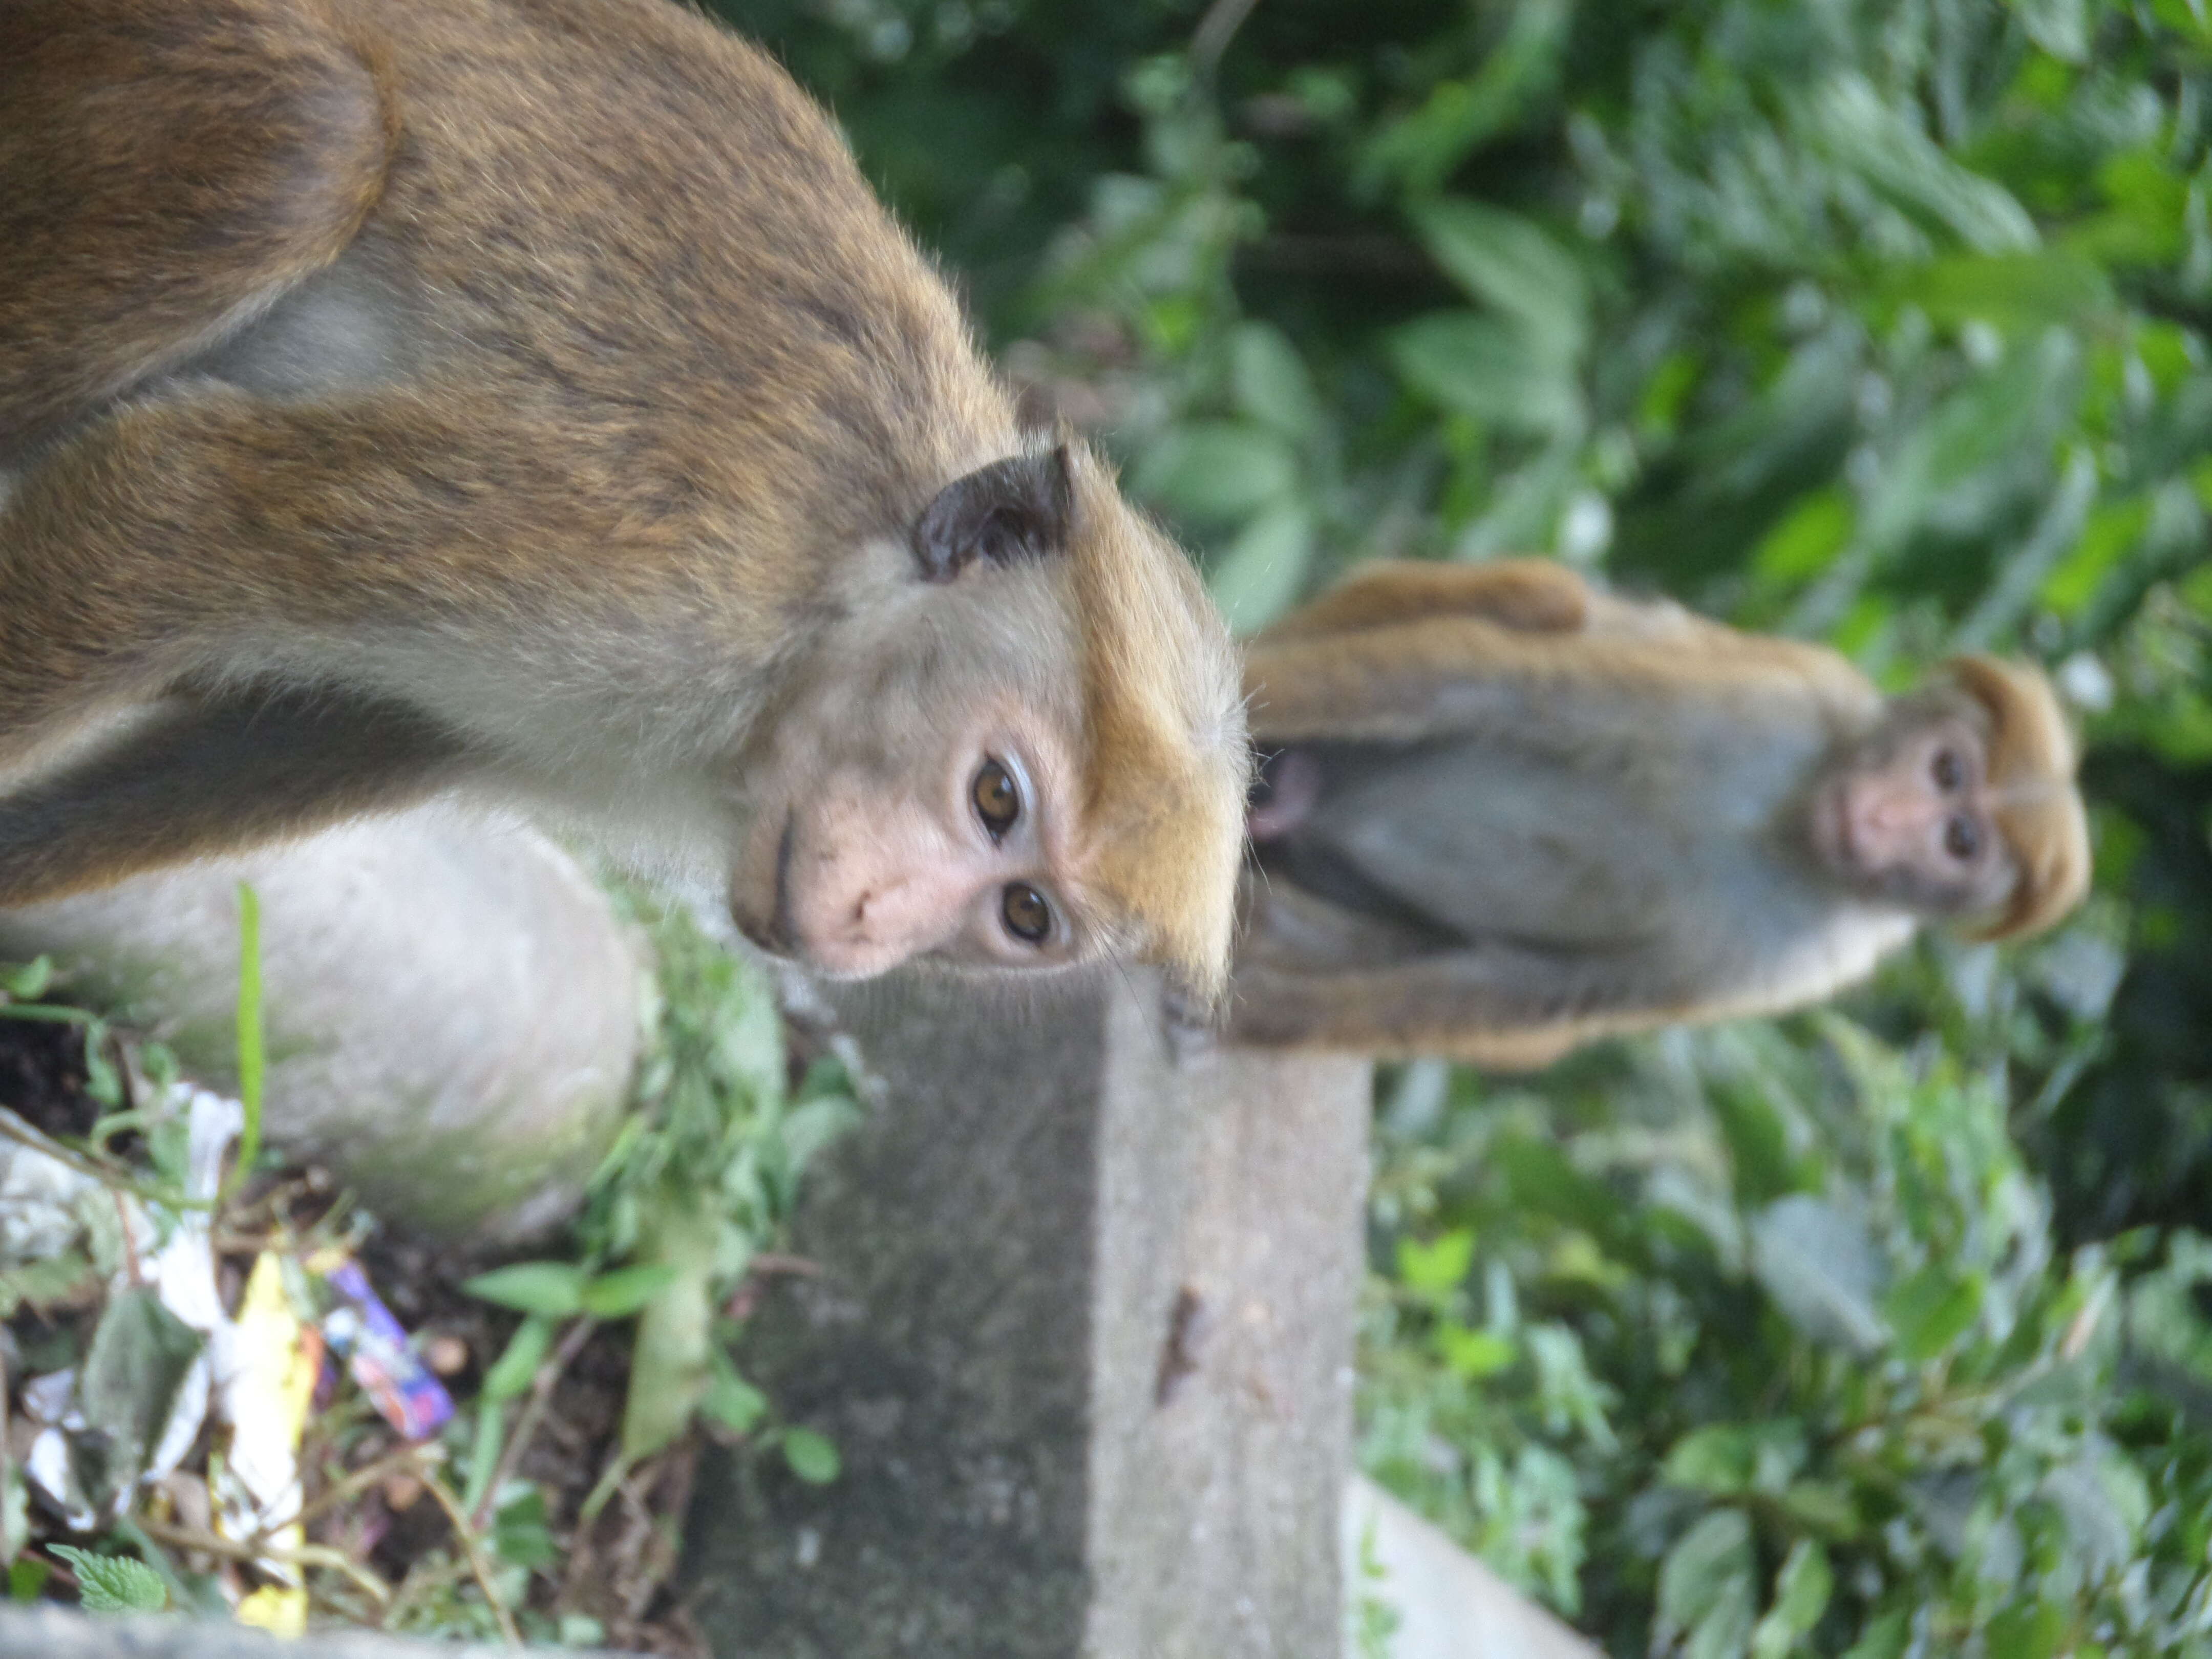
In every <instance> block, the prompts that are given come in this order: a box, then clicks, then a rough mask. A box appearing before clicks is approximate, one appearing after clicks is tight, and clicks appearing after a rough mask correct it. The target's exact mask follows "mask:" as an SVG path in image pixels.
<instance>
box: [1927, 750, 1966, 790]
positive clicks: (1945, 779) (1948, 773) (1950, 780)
mask: <svg viewBox="0 0 2212 1659" xmlns="http://www.w3.org/2000/svg"><path fill="white" fill-rule="evenodd" d="M1928 770H1929V775H1931V776H1933V777H1934V778H1935V780H1936V787H1937V788H1938V789H1941V790H1942V792H1943V793H1945V794H1947V795H1948V794H1949V793H1951V792H1952V791H1953V790H1954V789H1957V788H1959V787H1961V786H1962V785H1964V784H1965V782H1966V762H1964V761H1962V760H1960V758H1959V751H1958V750H1955V749H1939V750H1936V760H1935V763H1934V764H1933V765H1931V766H1930V767H1929V769H1928Z"/></svg>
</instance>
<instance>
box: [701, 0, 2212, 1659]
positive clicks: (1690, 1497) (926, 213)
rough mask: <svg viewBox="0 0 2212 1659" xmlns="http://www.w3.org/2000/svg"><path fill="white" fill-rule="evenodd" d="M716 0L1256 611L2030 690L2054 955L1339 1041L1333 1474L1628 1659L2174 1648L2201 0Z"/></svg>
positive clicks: (2200, 1345) (2211, 191) (2211, 976)
mask: <svg viewBox="0 0 2212 1659" xmlns="http://www.w3.org/2000/svg"><path fill="white" fill-rule="evenodd" d="M719 9H720V10H721V11H722V12H723V13H724V14H725V15H726V16H728V17H729V18H730V19H731V20H732V21H734V22H736V23H737V24H738V25H739V26H740V27H743V28H744V29H745V30H747V31H748V32H750V33H752V34H754V35H756V36H757V37H759V38H761V39H763V40H765V41H767V42H768V43H769V45H770V46H771V47H772V48H773V49H774V50H775V51H776V52H778V53H779V55H781V57H782V58H783V59H784V60H785V61H786V62H787V64H789V65H790V67H791V68H792V69H793V71H794V72H795V73H796V74H797V75H798V76H799V78H800V79H801V80H802V81H804V82H806V83H807V84H808V85H810V86H811V88H814V89H815V90H816V91H817V93H818V94H821V95H822V96H823V98H824V99H826V100H828V101H829V103H830V105H831V106H833V108H834V109H835V111H836V114H837V116H838V118H840V119H841V120H842V123H843V124H844V125H845V128H846V130H847V131H848V133H849V134H850V135H851V137H852V140H853V143H854V147H855V149H857V150H858V152H859V154H860V158H861V161H862V163H863V165H864V166H865V167H866V169H867V171H868V172H869V173H870V174H871V176H872V178H873V179H875V180H876V182H877V183H878V185H879V186H880V187H881V188H882V190H883V191H884V193H885V194H886V195H887V196H888V197H889V198H890V200H891V201H892V203H893V204H895V205H896V208H897V209H898V210H899V211H900V212H901V213H902V215H903V216H905V217H906V219H907V220H908V222H909V223H911V224H912V225H913V226H914V227H915V229H916V231H917V233H918V234H919V235H920V236H921V239H922V240H924V241H925V242H926V243H927V244H928V245H929V246H932V247H933V248H934V249H936V250H937V251H939V252H940V253H941V254H942V256H943V257H944V258H945V261H946V263H947V264H948V265H949V266H950V267H951V269H952V270H953V271H954V272H955V274H956V275H957V276H958V278H959V279H960V281H961V283H963V287H964V289H965V290H966V292H967V294H968V295H969V300H970V302H971V303H972V305H973V306H974V307H975V312H976V314H977V317H978V319H979V324H980V325H981V328H982V329H983V330H984V331H985V332H986V334H987V337H988V338H989V341H990V343H991V345H992V346H993V348H994V350H995V351H996V352H997V353H998V354H999V356H1000V360H1001V361H1002V362H1005V363H1006V366H1007V367H1008V368H1009V370H1010V372H1012V374H1015V375H1016V376H1017V377H1018V379H1019V380H1021V381H1022V383H1023V384H1024V386H1025V387H1026V388H1027V391H1028V396H1029V398H1030V404H1031V408H1032V412H1034V413H1035V414H1036V416H1038V417H1039V418H1065V419H1068V420H1072V421H1074V422H1077V423H1079V425H1082V426H1084V427H1085V428H1089V429H1090V430H1091V431H1092V432H1093V433H1094V434H1095V435H1097V437H1098V438H1099V440H1100V441H1102V442H1103V443H1104V444H1105V445H1106V446H1107V447H1109V448H1110V449H1111V450H1112V451H1114V452H1115V453H1116V454H1117V455H1118V456H1119V457H1121V459H1122V460H1123V462H1124V463H1125V465H1126V466H1127V476H1128V477H1129V478H1130V479H1131V481H1132V483H1133V487H1134V489H1135V490H1136V492H1137V493H1138V494H1139V495H1140V496H1142V497H1143V498H1144V499H1146V501H1148V502H1149V503H1151V504H1152V506H1153V507H1156V508H1157V509H1158V511H1160V512H1161V513H1163V514H1164V515H1165V516H1166V517H1167V518H1168V519H1170V520H1171V521H1172V522H1173V523H1174V524H1175V525H1176V526H1177V527H1178V528H1179V529H1180V531H1181V532H1182V533H1183V535H1184V536H1185V538H1186V539H1187V541H1188V544H1190V545H1191V546H1192V547H1193V548H1194V550H1196V551H1197V552H1198V553H1199V555H1200V558H1201V559H1202V561H1203V562H1204V564H1205V566H1206V570H1207V573H1208V576H1209V580H1211V582H1212V586H1213V587H1214V591H1215V592H1216V593H1217V594H1218V597H1219V598H1220V599H1221V600H1222V602H1223V603H1224V605H1225V606H1226V607H1227V608H1228V610H1229V611H1230V612H1231V617H1232V618H1233V620H1234V621H1235V622H1236V623H1237V626H1238V627H1239V628H1240V629H1244V630H1248V631H1249V629H1252V628H1255V627H1257V626H1259V625H1260V624H1261V623H1264V622H1265V621H1267V619H1268V618H1269V617H1272V616H1273V615H1274V614H1276V613H1277V612H1279V611H1280V610H1281V609H1283V608H1284V607H1285V605H1289V604H1291V603H1292V602H1294V601H1295V600H1296V599H1297V598H1299V597H1300V596H1302V595H1304V594H1305V593H1307V592H1310V591H1312V590H1313V589H1314V588H1315V587H1316V586H1319V585H1321V584H1322V583H1323V582H1325V581H1326V580H1328V579H1329V578H1330V577H1331V576H1332V575H1333V574H1335V573H1337V572H1339V571H1340V570H1341V569H1342V568H1345V567H1346V566H1347V565H1349V564H1351V563H1352V562H1356V561H1358V560H1360V559H1364V558H1369V557H1374V556H1381V555H1392V556H1431V557H1437V558H1462V559H1465V558H1480V557H1483V556H1487V555H1491V554H1496V553H1502V552H1508V551H1519V552H1550V553H1553V554H1555V555H1557V556H1559V557H1561V558H1563V559H1565V560H1568V561H1570V562H1572V563H1574V564H1577V565H1578V566H1581V567H1584V568H1589V569H1592V570H1594V571H1597V572H1601V573H1602V574H1604V575H1605V576H1606V577H1607V579H1608V580H1612V581H1613V582H1615V583H1617V584H1620V585H1621V586H1625V587H1627V588H1630V589H1632V590H1637V591H1646V592H1649V591H1663V592H1668V593H1670V594H1673V595H1674V596H1676V597H1678V598H1680V599H1685V600H1686V601H1687V602H1689V603H1691V604H1692V605H1696V606H1698V607H1699V608H1701V609H1704V610H1706V611H1710V612H1711V613H1713V614H1715V615H1717V616H1720V617H1725V618H1727V619H1729V620H1731V621H1734V622H1736V623H1741V624H1743V625H1746V626H1750V627H1756V628H1763V629H1778V630H1782V631H1784V632H1788V633H1792V634H1797V635H1806V636H1810V637H1815V638H1821V639H1826V640H1829V641H1833V642H1834V643H1836V644H1837V645H1838V646H1840V647H1842V648H1844V650H1845V651H1847V652H1849V653H1850V654H1851V655H1852V656H1853V657H1854V658H1855V659H1857V660H1858V661H1859V662H1860V663H1861V664H1862V665H1864V666H1865V667H1866V668H1867V669H1868V670H1869V671H1870V672H1871V673H1873V674H1874V675H1875V677H1876V678H1879V679H1881V681H1882V682H1883V683H1885V684H1894V685H1899V686H1902V685H1905V684H1911V683H1912V682H1913V681H1914V679H1915V678H1916V677H1917V675H1918V674H1919V673H1921V672H1922V671H1923V670H1924V668H1925V667H1926V666H1927V665H1929V663H1931V662H1933V661H1935V660H1936V659H1939V658H1941V657H1942V655H1944V654H1945V653H1948V652H1950V651H1953V650H1955V649H1958V648H1960V647H1995V648H1997V649H2000V650H2004V651H2009V652H2016V653H2024V654H2027V655H2030V656H2033V657H2035V658H2037V659H2040V660H2041V661H2042V662H2044V663H2045V665H2047V666H2048V667H2049V668H2050V669H2051V671H2052V672H2053V674H2054V675H2055V676H2056V678H2057V680H2058V682H2059V684H2060V685H2061V686H2062V688H2063V690H2064V692H2065V693H2066V695H2067V696H2068V697H2069V700H2070V702H2071V703H2072V705H2073V708H2074V712H2075V717H2076V718H2077V720H2079V722H2080V724H2081V726H2082V729H2083V731H2084V733H2085V735H2086V737H2087V742H2088V747H2089V758H2088V761H2087V767H2086V779H2087V787H2088V790H2089V792H2090V793H2091V795H2092V798H2093V819H2094V824H2095V833H2096V838H2097V850H2098V882H2097V891H2096V895H2095V896H2094V898H2093V901H2092V902H2090V903H2089V904H2088V905H2087V907H2086V908H2085V909H2084V910H2083V911H2082V912H2081V914H2080V915H2078V916H2077V917H2076V918H2075V920H2074V921H2071V922H2070V923H2069V925H2068V926H2066V927H2064V928H2063V929H2061V930H2060V931H2058V932H2057V933H2055V934H2052V935H2050V936H2048V937H2046V938H2045V939H2039V940H2038V941H2036V942H2034V943H2033V944H2032V945H2027V946H2026V947H2023V948H2019V949H2013V950H2007V951H1992V950H1990V949H1988V948H1985V947H1972V946H1966V945H1960V944H1959V943H1957V942H1955V941H1951V940H1947V939H1931V940H1929V941H1928V942H1926V943H1925V944H1924V945H1923V946H1922V947H1920V948H1919V949H1917V951H1915V952H1913V953H1912V954H1911V955H1910V956H1909V957H1906V958H1905V959H1904V960H1902V961H1900V962H1899V963H1896V964H1895V965H1894V966H1893V969H1891V970H1889V971H1887V973H1886V974H1885V975H1884V976H1883V978H1882V979H1881V981H1879V982H1878V983H1877V984H1876V985H1875V986H1874V987H1870V988H1869V989H1867V990H1865V991H1864V992H1862V993H1860V994H1855V995H1853V996H1852V997H1850V998H1849V999H1847V1000H1845V1001H1844V1003H1842V1004H1841V1005H1839V1006H1838V1009H1837V1010H1835V1011H1832V1012H1826V1013H1817V1014H1808V1015H1804V1016H1800V1017H1798V1018H1793V1019H1790V1020H1787V1021H1784V1022H1781V1023H1779V1024H1761V1025H1745V1026H1737V1027H1732V1028H1728V1029H1723V1030H1717V1031H1711V1032H1705V1033H1699V1034H1695V1035H1685V1034H1679V1033H1677V1034H1670V1035H1667V1036H1661V1037H1658V1038H1655V1039H1651V1040H1649V1041H1644V1042H1635V1043H1625V1044H1614V1045H1610V1046H1608V1047H1607V1048H1602V1049H1600V1050H1596V1051H1593V1052H1592V1053H1590V1054H1586V1055H1583V1056H1582V1057H1580V1058H1578V1059H1577V1060H1573V1061H1571V1062H1570V1063H1569V1064H1567V1065H1565V1066H1559V1067H1558V1068H1555V1069H1554V1070H1553V1071H1552V1072H1550V1073H1545V1074H1543V1075H1541V1076H1539V1077H1537V1078H1534V1079H1520V1080H1516V1079H1480V1078H1477V1077H1474V1076H1473V1075H1471V1074H1468V1073H1455V1072H1453V1071H1450V1070H1448V1069H1447V1068H1444V1067H1441V1066H1410V1067H1406V1068H1402V1069H1401V1070H1398V1071H1395V1072H1393V1073H1386V1074H1385V1076H1384V1077H1383V1079H1382V1083H1381V1086H1380V1091H1379V1094H1378V1109H1377V1120H1376V1153H1377V1182H1376V1194H1375V1200H1374V1206H1373V1212H1372V1219H1371V1239H1372V1246H1373V1249H1372V1261H1373V1266H1374V1274H1373V1278H1372V1281H1371V1283H1370V1292H1369V1297H1368V1304H1367V1319H1366V1325H1365V1339H1364V1341H1365V1346H1364V1352H1363V1356H1362V1362H1363V1384H1362V1390H1361V1400H1360V1436H1361V1438H1360V1446H1361V1455H1362V1457H1363V1460H1364V1462H1365V1464H1366V1466H1367V1467H1368V1468H1369V1469H1370V1471H1371V1472H1372V1473H1373V1474H1376V1476H1377V1477H1378V1478H1379V1479H1381V1480H1383V1481H1384V1482H1385V1483H1386V1484H1387V1485H1389V1486H1390V1487H1392V1488H1393V1489H1394V1490H1395V1491H1397V1492H1399V1493H1401V1495H1402V1496H1404V1497H1406V1498H1408V1499H1409V1500H1410V1501H1412V1502H1413V1503H1414V1504H1416V1505H1417V1506H1419V1508H1420V1509H1421V1510H1424V1511H1425V1513H1427V1514H1428V1515H1430V1516H1431V1517H1433V1518H1435V1519H1436V1520H1437V1521H1438V1522H1440V1523H1441V1524H1443V1525H1444V1526H1445V1527H1447V1528H1449V1529H1450V1530H1451V1531H1452V1532H1453V1533H1455V1534H1456V1535H1457V1536H1459V1537H1460V1538H1461V1539H1462V1540H1463V1541H1466V1542H1467V1543H1468V1545H1469V1546H1471V1547H1474V1548H1475V1549H1476V1550H1478V1551H1480V1553H1482V1554H1483V1555H1484V1556H1485V1557H1486V1559H1489V1560H1490V1561H1491V1562H1492V1564H1493V1565H1496V1566H1497V1567H1498V1568H1499V1569H1500V1570H1501V1571H1504V1572H1505V1573H1506V1574H1507V1575H1508V1576H1509V1577H1511V1578H1513V1579H1514V1580H1515V1581H1516V1583H1520V1584H1522V1585H1523V1586H1524V1587H1526V1588H1527V1589H1529V1590H1530V1591H1531V1592H1532V1593H1533V1594H1534V1595H1538V1596H1540V1597H1541V1598H1542V1599H1544V1600H1545V1601H1548V1602H1549V1603H1550V1604H1552V1605H1553V1607H1557V1608H1559V1610H1561V1611H1562V1612H1563V1613H1566V1614H1567V1615H1568V1616H1569V1617H1571V1618H1572V1619H1574V1620H1576V1621H1577V1623H1578V1624H1580V1625H1581V1626H1583V1628H1585V1629H1587V1630H1589V1632H1592V1633H1593V1634H1594V1635H1595V1636H1596V1637H1597V1638H1599V1639H1600V1640H1601V1641H1602V1642H1603V1643H1604V1644H1606V1645H1607V1648H1608V1649H1609V1650H1610V1651H1611V1652H1613V1653H1614V1654H1616V1655H1620V1656H1623V1659H1626V1656H1633V1655H1644V1654H1671V1653H1677V1652H1680V1653H1684V1654H1688V1655H1694V1656H1699V1659H1721V1656H1730V1655H1738V1654H1752V1655H1756V1656H1760V1659H1773V1656H1780V1655H1783V1654H1791V1653H1807V1654H1820V1655H1842V1654H1849V1655H1852V1656H1857V1659H1892V1656H1904V1655H1930V1656H1933V1655H1951V1654H1963V1655H1967V1656H1978V1655H1988V1656H1991V1659H2015V1656H2020V1659H2038V1656H2046V1655H2058V1654H2080V1655H2090V1654H2121V1653H2125V1654H2146V1655H2148V1654H2161V1655H2163V1654H2212V1572H2208V1559H2207V1548H2208V1542H2212V1322H2208V1321H2207V1317H2206V1315H2207V1311H2208V1310H2212V1238H2208V1237H2200V1236H2199V1233H2198V1232H2197V1231H2194V1230H2195V1229H2197V1228H2203V1229H2204V1230H2205V1231H2206V1232H2208V1233H2212V949H2209V948H2208V946H2207V943H2206V930H2207V927H2208V924H2212V560H2209V559H2208V556H2207V548H2206V514H2207V511H2208V507H2212V368H2208V365H2207V361H2206V334H2207V326H2208V324H2212V162H2209V161H2208V137H2212V17H2208V13H2207V9H2206V0H2135V3H2108V0H2013V3H1996V0H1889V3H1872V0H1864V3H1861V0H1793V3H1782V0H1693V3H1677V4H1663V3H1647V4H1631V3H1620V0H1614V3H1581V4H1577V3H1573V0H1474V3H1469V0H1457V3H1448V0H1364V3H1358V4H1352V3H1345V0H1334V3H1326V0H1256V3H1255V0H1216V3H1213V4H1212V5H1211V6H1207V5H1203V4H1199V3H1185V0H807V3H799V0H720V8H719ZM1357 1611H1358V1617H1359V1619H1360V1620H1361V1621H1362V1634H1363V1640H1364V1641H1365V1642H1366V1644H1367V1650H1368V1651H1370V1652H1375V1653H1380V1652H1383V1651H1386V1650H1387V1649H1386V1646H1385V1644H1386V1643H1387V1635H1386V1630H1387V1626H1388V1624H1389V1615H1388V1614H1387V1613H1386V1612H1384V1611H1383V1609H1382V1607H1380V1606H1378V1605H1375V1604H1371V1603H1370V1604H1366V1605H1363V1606H1362V1607H1359V1608H1358V1610H1357Z"/></svg>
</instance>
